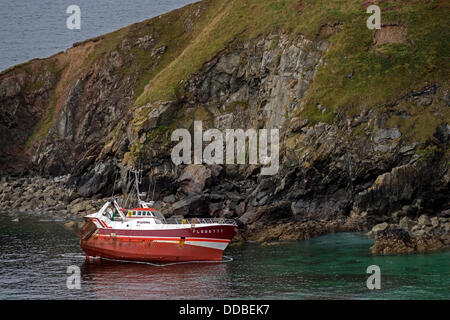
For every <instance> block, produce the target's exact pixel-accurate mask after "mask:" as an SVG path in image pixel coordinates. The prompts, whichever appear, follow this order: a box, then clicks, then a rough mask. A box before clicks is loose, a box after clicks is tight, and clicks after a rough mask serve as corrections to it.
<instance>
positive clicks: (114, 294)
mask: <svg viewBox="0 0 450 320" xmlns="http://www.w3.org/2000/svg"><path fill="white" fill-rule="evenodd" d="M81 274H82V277H83V279H82V281H83V283H87V284H86V285H83V290H86V291H87V292H89V293H88V294H89V295H92V296H94V297H95V298H96V299H186V298H188V299H208V298H211V297H216V298H220V297H230V296H233V294H232V290H233V289H232V287H231V286H230V285H229V284H230V283H231V280H230V274H229V265H227V264H226V263H225V264H223V263H192V264H191V263H189V264H187V265H186V264H180V265H168V266H164V267H155V266H151V265H146V264H141V263H123V262H117V261H109V260H103V259H97V260H94V261H91V262H89V263H84V264H83V265H82V267H81Z"/></svg>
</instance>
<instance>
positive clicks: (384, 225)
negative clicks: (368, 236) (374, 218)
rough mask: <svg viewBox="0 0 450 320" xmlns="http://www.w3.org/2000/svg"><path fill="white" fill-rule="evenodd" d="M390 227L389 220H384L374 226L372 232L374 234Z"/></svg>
mask: <svg viewBox="0 0 450 320" xmlns="http://www.w3.org/2000/svg"><path fill="white" fill-rule="evenodd" d="M388 227H389V224H388V223H387V222H383V223H380V224H377V225H376V226H374V227H373V228H372V232H373V233H374V234H377V233H378V232H381V231H384V230H386V229H387V228H388Z"/></svg>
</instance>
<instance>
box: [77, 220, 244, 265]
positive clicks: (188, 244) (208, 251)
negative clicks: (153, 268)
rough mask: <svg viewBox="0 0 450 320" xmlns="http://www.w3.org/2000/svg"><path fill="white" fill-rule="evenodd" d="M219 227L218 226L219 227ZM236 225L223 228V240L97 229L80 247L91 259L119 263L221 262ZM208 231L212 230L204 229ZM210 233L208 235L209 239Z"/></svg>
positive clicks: (83, 240) (82, 241) (81, 242)
mask: <svg viewBox="0 0 450 320" xmlns="http://www.w3.org/2000/svg"><path fill="white" fill-rule="evenodd" d="M216 228H217V227H216ZM234 228H235V227H234V226H222V227H221V229H224V231H225V232H224V235H225V234H226V235H227V236H225V237H222V238H213V237H193V236H189V235H188V234H186V232H183V231H182V230H180V232H179V233H180V234H181V235H182V236H179V237H177V236H174V233H173V231H172V232H167V234H169V235H170V236H167V237H165V236H164V234H161V232H158V233H156V234H155V232H149V233H148V234H147V235H143V234H142V233H140V234H138V235H135V234H133V233H130V232H120V230H102V229H99V230H97V231H96V232H95V233H94V234H93V235H92V236H90V237H89V238H88V239H81V240H80V246H81V248H82V249H83V250H84V252H85V253H86V255H87V256H93V257H101V258H107V259H116V260H131V261H148V262H158V261H164V262H176V261H221V260H222V254H223V251H224V250H225V248H226V247H227V246H228V244H229V242H230V240H231V238H232V237H233V235H234V233H235V231H234ZM204 229H205V230H207V229H208V228H204ZM209 235H210V234H209V233H208V236H209Z"/></svg>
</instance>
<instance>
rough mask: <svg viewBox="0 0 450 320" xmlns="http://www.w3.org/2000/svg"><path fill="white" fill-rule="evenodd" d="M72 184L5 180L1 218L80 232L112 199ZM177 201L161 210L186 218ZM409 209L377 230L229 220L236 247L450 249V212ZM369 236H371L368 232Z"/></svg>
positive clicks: (268, 216)
mask: <svg viewBox="0 0 450 320" xmlns="http://www.w3.org/2000/svg"><path fill="white" fill-rule="evenodd" d="M188 171H189V170H188ZM199 177H200V176H195V178H196V179H197V180H199V181H196V182H197V183H198V182H200V183H201V182H202V181H201V179H200V178H199ZM69 178H70V177H69V175H67V176H61V177H55V178H44V177H38V176H33V177H20V178H15V177H3V178H2V180H1V181H0V212H3V213H8V214H9V215H10V216H11V218H12V219H14V220H16V221H18V217H19V215H20V214H29V215H33V216H45V217H47V218H55V219H63V220H64V221H65V226H66V227H67V228H73V229H78V228H80V227H81V225H82V224H83V223H82V220H81V219H82V217H83V216H84V215H87V214H91V213H94V212H96V211H97V210H98V209H99V208H100V207H101V206H102V205H103V204H104V203H105V201H107V200H108V199H109V198H108V197H104V198H102V197H99V196H95V197H89V198H84V197H81V196H80V195H79V194H78V193H77V192H76V188H73V187H71V186H70V184H69V183H68V181H69ZM203 182H204V181H203ZM191 187H193V186H192V185H191V184H189V183H185V184H184V188H188V189H190V188H191ZM175 199H176V198H175V195H172V196H166V197H165V198H164V201H156V203H155V207H158V208H159V209H162V212H163V213H164V214H165V215H166V216H174V215H176V216H178V217H183V214H182V213H183V206H181V205H180V204H179V203H180V202H182V200H180V201H175ZM187 199H189V197H188V198H187ZM184 202H185V204H186V205H187V206H189V205H190V201H186V200H184ZM407 209H408V208H405V210H403V211H399V212H397V213H395V214H393V216H392V217H390V218H388V219H387V221H386V222H383V223H379V224H376V225H375V226H373V227H372V228H371V222H370V219H367V213H362V214H357V213H355V212H352V214H350V216H348V217H339V218H336V219H332V220H331V219H312V220H309V219H306V218H301V217H295V218H292V217H290V218H284V219H283V217H281V218H280V219H275V220H274V217H277V212H278V214H279V212H283V211H290V210H291V209H290V205H289V203H286V202H285V201H279V202H275V203H272V204H270V205H266V206H261V207H259V208H258V209H257V210H249V211H247V212H242V214H241V215H240V216H239V217H236V216H233V215H231V216H229V218H234V219H235V220H236V221H237V222H238V224H239V227H240V232H239V233H238V234H237V235H236V236H235V238H234V239H233V241H232V244H233V245H239V244H242V243H244V242H245V241H250V242H257V243H260V244H261V245H277V244H279V243H282V242H285V241H296V240H306V239H310V238H313V237H317V236H321V235H325V234H329V233H337V232H360V233H361V234H362V235H366V236H369V237H374V239H375V243H374V245H373V246H372V247H370V251H371V252H372V253H373V254H376V255H393V254H414V253H427V252H435V251H439V250H445V249H449V248H450V210H446V211H442V212H441V213H440V214H439V215H438V216H434V217H430V216H428V215H426V214H421V215H420V216H418V217H417V214H415V215H414V214H413V215H411V210H409V216H408V210H407ZM225 211H226V212H225V213H224V212H222V214H221V216H226V213H227V210H225ZM244 211H245V209H244ZM180 213H181V214H180ZM372 225H373V223H372ZM368 230H370V231H369V232H367V231H368Z"/></svg>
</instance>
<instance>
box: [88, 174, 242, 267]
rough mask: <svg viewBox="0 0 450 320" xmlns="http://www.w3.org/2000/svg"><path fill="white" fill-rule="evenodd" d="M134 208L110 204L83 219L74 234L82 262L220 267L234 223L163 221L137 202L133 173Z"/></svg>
mask: <svg viewBox="0 0 450 320" xmlns="http://www.w3.org/2000/svg"><path fill="white" fill-rule="evenodd" d="M135 175H136V177H135V189H136V192H137V200H138V207H137V208H133V209H124V208H122V207H121V206H120V205H119V204H118V203H117V202H116V200H115V199H112V200H110V201H108V202H107V203H105V204H104V205H103V207H102V208H101V209H100V210H99V211H98V212H96V213H93V214H90V215H87V216H85V217H84V219H85V220H86V223H85V225H84V226H83V228H82V229H81V230H80V232H79V236H80V245H81V248H82V249H83V250H84V252H85V253H86V256H87V257H89V256H93V257H103V258H110V259H119V260H132V261H221V260H222V254H223V251H224V250H225V248H226V247H227V246H228V244H229V242H230V241H231V239H232V238H233V236H234V235H235V233H236V232H237V231H238V228H237V224H236V222H235V221H234V220H225V219H198V218H194V219H167V220H166V219H165V218H164V216H163V215H162V214H161V213H160V212H159V211H157V210H155V209H153V208H152V207H151V206H152V205H153V202H146V201H143V200H141V198H140V197H141V193H140V192H139V183H138V182H139V181H140V172H139V171H136V172H135Z"/></svg>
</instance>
